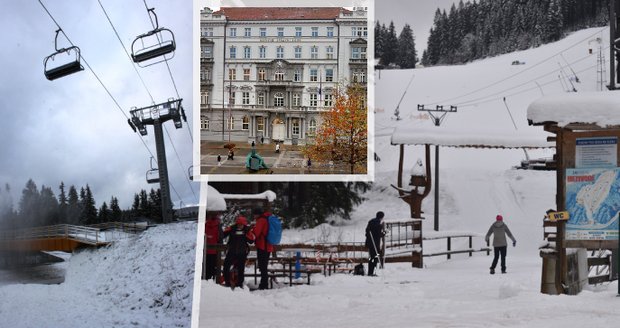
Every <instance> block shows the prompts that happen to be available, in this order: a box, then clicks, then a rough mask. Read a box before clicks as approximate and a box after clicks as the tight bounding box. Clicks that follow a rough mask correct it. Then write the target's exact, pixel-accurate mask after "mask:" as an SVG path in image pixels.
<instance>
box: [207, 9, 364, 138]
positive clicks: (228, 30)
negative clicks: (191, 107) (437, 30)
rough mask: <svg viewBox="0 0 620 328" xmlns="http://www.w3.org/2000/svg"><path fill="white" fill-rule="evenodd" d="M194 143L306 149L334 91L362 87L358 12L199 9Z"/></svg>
mask: <svg viewBox="0 0 620 328" xmlns="http://www.w3.org/2000/svg"><path fill="white" fill-rule="evenodd" d="M200 35H201V37H200V46H201V49H200V50H201V59H200V61H201V62H200V93H201V97H200V109H201V124H200V125H201V139H202V140H207V141H224V142H228V141H229V140H230V141H231V142H247V143H251V142H252V141H254V142H256V143H259V142H261V141H262V142H264V143H273V142H281V143H284V144H300V145H303V144H306V143H311V142H312V139H313V137H314V135H315V134H316V131H317V128H318V127H319V126H320V124H321V112H322V111H325V110H328V109H329V108H331V107H332V105H333V100H334V94H335V93H336V91H337V88H338V87H342V86H346V85H349V84H351V83H357V84H360V85H362V86H364V87H365V85H366V81H367V60H366V51H367V50H366V49H367V36H368V30H367V11H366V10H365V9H364V8H354V9H353V10H348V9H344V8H328V7H320V8H267V7H265V8H258V7H240V8H227V7H225V8H220V10H218V11H215V12H214V11H212V10H210V9H209V8H204V10H202V11H201V17H200Z"/></svg>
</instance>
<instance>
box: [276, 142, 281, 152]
mask: <svg viewBox="0 0 620 328" xmlns="http://www.w3.org/2000/svg"><path fill="white" fill-rule="evenodd" d="M279 153H280V144H279V143H277V144H276V154H279Z"/></svg>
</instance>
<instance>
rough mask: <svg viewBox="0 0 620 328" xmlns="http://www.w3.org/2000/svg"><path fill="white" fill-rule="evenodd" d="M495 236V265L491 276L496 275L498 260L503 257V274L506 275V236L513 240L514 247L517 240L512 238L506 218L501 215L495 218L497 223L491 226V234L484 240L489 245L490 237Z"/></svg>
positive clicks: (493, 264) (492, 266) (492, 265)
mask: <svg viewBox="0 0 620 328" xmlns="http://www.w3.org/2000/svg"><path fill="white" fill-rule="evenodd" d="M491 234H493V263H492V264H491V268H490V269H491V274H495V266H497V260H498V258H499V256H500V255H501V257H502V263H501V266H502V273H506V248H507V245H508V244H507V243H506V235H508V237H510V239H512V246H513V247H515V246H517V240H516V239H515V238H514V237H513V236H512V233H511V232H510V229H508V225H506V224H505V223H504V218H503V217H502V216H501V215H499V214H498V215H497V217H496V218H495V223H493V224H492V225H491V227H490V228H489V232H487V235H486V237H484V240H485V241H486V242H487V243H488V242H489V237H491Z"/></svg>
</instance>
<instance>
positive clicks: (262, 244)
mask: <svg viewBox="0 0 620 328" xmlns="http://www.w3.org/2000/svg"><path fill="white" fill-rule="evenodd" d="M252 215H253V216H254V220H256V225H255V226H254V229H252V231H253V232H254V236H255V237H256V257H257V261H258V269H259V270H260V283H259V285H258V289H267V287H269V286H268V283H269V272H267V267H268V265H269V254H270V253H271V252H273V250H274V249H273V245H271V244H270V243H268V242H267V232H268V231H269V221H268V219H267V218H268V217H269V216H270V215H271V213H269V212H265V211H263V209H262V208H260V207H257V208H255V209H253V210H252Z"/></svg>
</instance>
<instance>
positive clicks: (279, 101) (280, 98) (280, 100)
mask: <svg viewBox="0 0 620 328" xmlns="http://www.w3.org/2000/svg"><path fill="white" fill-rule="evenodd" d="M273 105H274V106H275V107H284V94H283V93H282V92H276V94H275V95H274V96H273Z"/></svg>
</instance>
